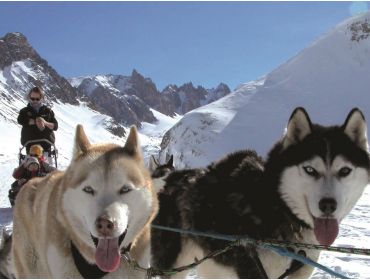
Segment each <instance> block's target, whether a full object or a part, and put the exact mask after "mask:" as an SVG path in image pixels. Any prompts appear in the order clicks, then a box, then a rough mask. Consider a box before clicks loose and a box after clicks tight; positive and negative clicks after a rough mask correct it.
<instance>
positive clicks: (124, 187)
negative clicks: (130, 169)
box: [119, 185, 131, 194]
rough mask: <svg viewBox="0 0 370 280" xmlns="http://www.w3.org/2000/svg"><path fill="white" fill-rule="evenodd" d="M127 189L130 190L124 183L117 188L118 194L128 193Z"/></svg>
mask: <svg viewBox="0 0 370 280" xmlns="http://www.w3.org/2000/svg"><path fill="white" fill-rule="evenodd" d="M129 191H131V187H130V186H128V185H124V186H123V187H122V188H121V189H120V190H119V194H124V193H128V192H129Z"/></svg>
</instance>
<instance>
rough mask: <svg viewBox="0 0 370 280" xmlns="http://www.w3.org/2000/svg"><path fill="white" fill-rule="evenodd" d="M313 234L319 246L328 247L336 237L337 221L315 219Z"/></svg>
mask: <svg viewBox="0 0 370 280" xmlns="http://www.w3.org/2000/svg"><path fill="white" fill-rule="evenodd" d="M314 220H315V224H314V232H315V236H316V239H317V241H319V243H320V244H321V245H324V246H330V245H331V244H333V242H334V240H335V238H337V236H338V232H339V225H338V221H337V219H322V218H315V219H314Z"/></svg>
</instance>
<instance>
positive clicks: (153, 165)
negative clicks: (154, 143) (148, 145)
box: [149, 155, 159, 172]
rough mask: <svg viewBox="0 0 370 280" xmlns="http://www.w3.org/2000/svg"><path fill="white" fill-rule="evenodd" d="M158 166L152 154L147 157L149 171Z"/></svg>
mask: <svg viewBox="0 0 370 280" xmlns="http://www.w3.org/2000/svg"><path fill="white" fill-rule="evenodd" d="M158 166H159V164H158V162H157V161H156V160H155V158H154V156H153V155H151V156H150V158H149V171H150V172H153V171H154V170H155V169H156V168H157V167H158Z"/></svg>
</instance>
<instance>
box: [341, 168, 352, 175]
mask: <svg viewBox="0 0 370 280" xmlns="http://www.w3.org/2000/svg"><path fill="white" fill-rule="evenodd" d="M351 171H352V169H351V168H349V167H342V168H341V169H339V171H338V175H339V176H340V177H347V176H348V174H349V173H351Z"/></svg>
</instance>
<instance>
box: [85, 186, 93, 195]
mask: <svg viewBox="0 0 370 280" xmlns="http://www.w3.org/2000/svg"><path fill="white" fill-rule="evenodd" d="M82 190H83V191H84V192H85V193H88V194H91V195H94V194H95V191H94V189H93V188H92V187H90V186H86V187H84V188H83V189H82Z"/></svg>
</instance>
